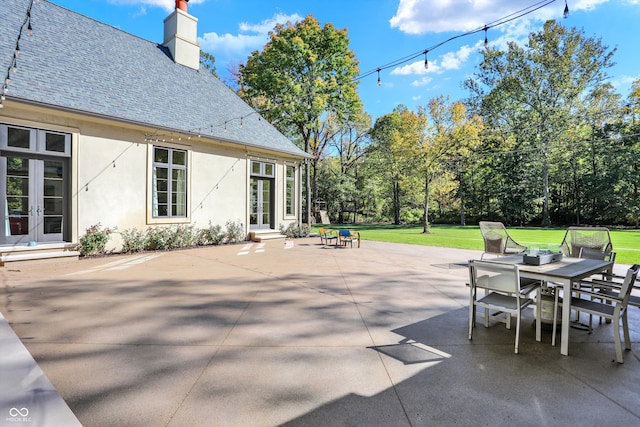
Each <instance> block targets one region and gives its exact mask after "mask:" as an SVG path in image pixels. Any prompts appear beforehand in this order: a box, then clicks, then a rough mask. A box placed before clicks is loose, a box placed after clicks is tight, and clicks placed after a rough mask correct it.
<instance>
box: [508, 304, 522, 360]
mask: <svg viewBox="0 0 640 427" xmlns="http://www.w3.org/2000/svg"><path fill="white" fill-rule="evenodd" d="M509 316H511V314H509ZM517 316H518V317H517V318H516V349H515V353H516V354H518V352H519V350H520V312H518V315H517Z"/></svg>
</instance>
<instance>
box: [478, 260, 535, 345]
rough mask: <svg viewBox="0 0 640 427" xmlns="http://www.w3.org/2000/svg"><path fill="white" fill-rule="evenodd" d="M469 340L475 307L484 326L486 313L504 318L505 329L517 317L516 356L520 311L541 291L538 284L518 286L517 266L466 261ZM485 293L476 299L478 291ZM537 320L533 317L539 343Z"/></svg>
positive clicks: (486, 319)
mask: <svg viewBox="0 0 640 427" xmlns="http://www.w3.org/2000/svg"><path fill="white" fill-rule="evenodd" d="M469 281H470V286H469V289H470V291H469V292H470V295H469V339H470V340H471V339H472V338H473V328H474V327H475V324H476V307H480V308H483V309H484V326H485V327H488V326H489V311H490V310H495V311H497V312H503V313H505V314H506V316H507V319H506V323H507V327H508V328H509V327H510V323H511V316H512V315H515V316H516V342H515V353H516V354H517V353H518V352H519V345H520V325H521V323H522V310H523V309H524V308H526V307H527V306H529V305H530V304H532V303H533V300H532V299H531V298H529V297H528V295H529V294H530V293H531V292H533V291H535V290H538V291H539V289H540V282H533V283H528V284H527V285H525V286H521V283H520V273H519V271H518V266H517V265H510V264H500V263H498V262H491V261H480V260H471V261H469ZM479 289H484V290H485V292H486V295H485V296H484V297H482V298H479V297H478V290H479ZM536 306H537V313H540V295H539V294H538V296H537V298H536ZM540 326H541V320H540V316H539V315H538V316H536V341H540V339H541V338H540V334H541V333H540Z"/></svg>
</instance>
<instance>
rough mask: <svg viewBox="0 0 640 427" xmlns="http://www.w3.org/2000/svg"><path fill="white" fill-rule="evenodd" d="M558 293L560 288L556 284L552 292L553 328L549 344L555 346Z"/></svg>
mask: <svg viewBox="0 0 640 427" xmlns="http://www.w3.org/2000/svg"><path fill="white" fill-rule="evenodd" d="M559 293H560V288H559V287H557V286H556V291H555V292H554V294H555V298H554V304H553V330H552V331H551V345H552V346H554V347H555V346H556V326H557V325H558V303H559V301H558V298H559V297H558V294H559Z"/></svg>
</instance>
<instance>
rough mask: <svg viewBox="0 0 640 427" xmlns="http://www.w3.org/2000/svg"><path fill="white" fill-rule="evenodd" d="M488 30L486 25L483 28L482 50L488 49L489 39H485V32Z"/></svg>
mask: <svg viewBox="0 0 640 427" xmlns="http://www.w3.org/2000/svg"><path fill="white" fill-rule="evenodd" d="M488 29H489V27H487V26H486V25H485V26H484V48H485V49H487V50H488V49H489V38H488V37H487V30H488Z"/></svg>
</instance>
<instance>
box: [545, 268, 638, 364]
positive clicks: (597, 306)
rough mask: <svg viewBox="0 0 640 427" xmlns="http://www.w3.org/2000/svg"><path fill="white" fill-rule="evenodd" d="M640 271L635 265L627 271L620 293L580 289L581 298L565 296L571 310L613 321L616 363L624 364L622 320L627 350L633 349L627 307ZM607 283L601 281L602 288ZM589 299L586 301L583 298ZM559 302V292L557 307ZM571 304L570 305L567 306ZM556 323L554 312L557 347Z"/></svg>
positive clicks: (565, 301) (554, 332)
mask: <svg viewBox="0 0 640 427" xmlns="http://www.w3.org/2000/svg"><path fill="white" fill-rule="evenodd" d="M638 269H640V266H638V265H637V264H636V265H633V266H632V267H631V268H629V269H628V270H627V274H626V276H625V278H624V281H623V282H622V283H621V284H619V286H620V287H619V291H617V292H616V291H613V292H611V293H608V292H603V291H602V290H598V291H589V290H586V289H580V291H579V297H572V296H565V300H564V304H565V306H567V307H568V308H570V309H576V310H579V311H582V312H585V313H589V314H591V315H595V316H600V317H604V318H605V319H609V320H611V323H613V335H614V337H613V338H614V340H615V346H616V362H618V363H624V358H623V356H622V343H621V340H620V320H622V331H623V333H624V342H625V349H627V350H630V349H631V339H630V337H629V322H628V320H627V306H628V303H629V296H630V295H631V290H632V289H633V284H634V283H635V281H636V278H637V277H638ZM606 284H607V281H601V284H600V286H603V288H604V287H605V285H606ZM585 296H586V297H587V298H588V299H585V298H583V297H585ZM557 300H558V292H556V305H557ZM567 302H569V304H567ZM556 321H557V313H556V312H555V310H554V316H553V338H552V342H553V343H554V345H555V340H556Z"/></svg>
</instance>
